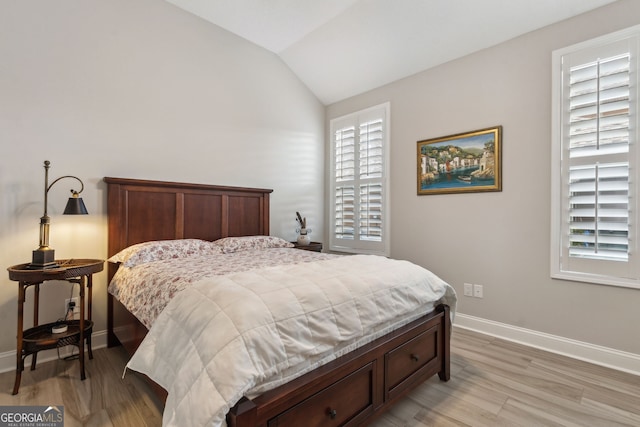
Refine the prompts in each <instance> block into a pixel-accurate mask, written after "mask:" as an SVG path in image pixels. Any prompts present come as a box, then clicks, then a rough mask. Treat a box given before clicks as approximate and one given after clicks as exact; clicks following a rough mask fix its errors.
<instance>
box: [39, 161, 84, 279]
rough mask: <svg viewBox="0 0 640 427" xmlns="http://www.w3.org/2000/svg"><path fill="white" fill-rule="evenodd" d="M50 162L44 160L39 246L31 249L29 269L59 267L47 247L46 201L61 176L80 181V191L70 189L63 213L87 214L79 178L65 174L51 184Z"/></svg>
mask: <svg viewBox="0 0 640 427" xmlns="http://www.w3.org/2000/svg"><path fill="white" fill-rule="evenodd" d="M50 165H51V162H50V161H49V160H45V161H44V214H43V215H42V217H41V218H40V247H39V248H38V249H36V250H34V251H33V257H32V259H31V264H29V265H28V266H27V268H28V269H30V270H44V269H48V268H56V267H59V266H58V264H57V263H56V262H55V252H54V250H53V249H51V248H50V247H49V226H50V224H51V218H49V215H47V201H48V196H47V195H48V194H49V190H50V189H51V187H53V184H55V183H56V182H58V181H60V180H61V179H63V178H73V179H76V180H78V182H79V183H80V186H81V187H80V191H75V190H73V189H72V190H71V197H69V200H68V201H67V206H66V207H65V208H64V212H63V214H64V215H87V214H88V213H89V212H87V208H86V207H85V205H84V202H83V201H82V198H81V197H79V195H80V193H82V190H84V184H83V183H82V181H81V180H80V178H78V177H75V176H72V175H65V176H61V177H60V178H57V179H56V180H55V181H53V182H52V183H51V184H49V167H50Z"/></svg>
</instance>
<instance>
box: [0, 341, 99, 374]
mask: <svg viewBox="0 0 640 427" xmlns="http://www.w3.org/2000/svg"><path fill="white" fill-rule="evenodd" d="M106 346H107V331H99V332H94V333H93V334H91V349H92V350H97V349H99V348H103V347H106ZM72 350H75V351H76V353H77V352H78V350H77V347H74V346H71V345H68V346H66V347H62V348H60V357H65V356H69V355H70V354H71V351H72ZM57 358H58V351H57V350H56V349H52V350H43V351H40V352H38V364H40V363H42V362H47V361H49V360H55V359H57ZM87 360H88V359H86V358H85V363H87V362H86V361H87ZM30 366H31V358H30V357H28V358H27V360H26V362H25V367H24V368H25V369H30ZM85 366H86V365H85ZM36 369H37V366H36ZM15 370H16V351H15V350H13V351H5V352H4V353H0V372H9V371H15Z"/></svg>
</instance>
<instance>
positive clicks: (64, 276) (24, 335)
mask: <svg viewBox="0 0 640 427" xmlns="http://www.w3.org/2000/svg"><path fill="white" fill-rule="evenodd" d="M56 262H57V264H58V265H59V267H57V268H51V269H45V270H29V269H27V266H28V264H19V265H14V266H13V267H9V268H8V269H7V270H8V271H9V279H11V280H14V281H17V282H18V334H17V337H18V339H17V350H16V359H17V360H16V380H15V383H14V385H13V394H18V389H19V388H20V380H21V378H22V371H23V370H24V359H25V358H26V357H27V356H28V355H30V354H31V355H32V356H31V370H32V371H33V370H34V369H35V368H36V359H37V356H38V352H39V351H41V350H47V349H51V348H57V347H64V346H67V345H76V346H78V350H79V354H78V359H79V361H80V379H82V380H84V379H85V378H86V376H85V372H84V343H85V340H86V342H87V352H88V353H89V359H93V352H92V351H91V332H92V328H93V322H92V321H91V303H92V301H91V287H92V285H93V280H92V278H93V274H94V273H98V272H100V271H102V269H103V267H104V261H103V260H99V259H69V260H58V261H56ZM49 280H65V281H67V282H70V283H77V284H78V285H79V286H80V295H79V297H80V320H68V321H64V322H63V323H66V325H67V330H66V331H65V332H61V333H53V332H52V330H51V329H52V328H53V326H54V325H56V324H58V323H60V322H53V323H46V324H43V325H39V324H38V307H39V304H40V301H39V297H40V285H41V284H43V283H45V282H47V281H49ZM29 286H35V288H34V293H33V295H34V301H33V327H31V328H29V329H26V330H24V329H23V328H24V322H23V320H24V319H23V316H24V311H23V310H24V302H25V296H26V290H27V288H28V287H29ZM85 287H86V288H87V302H86V310H85Z"/></svg>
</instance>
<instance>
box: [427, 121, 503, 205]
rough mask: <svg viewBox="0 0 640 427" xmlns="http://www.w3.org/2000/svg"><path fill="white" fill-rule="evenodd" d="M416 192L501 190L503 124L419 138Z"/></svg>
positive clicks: (446, 192) (449, 192)
mask: <svg viewBox="0 0 640 427" xmlns="http://www.w3.org/2000/svg"><path fill="white" fill-rule="evenodd" d="M417 160H418V170H417V176H418V195H419V196H421V195H428V194H451V193H477V192H484V191H502V126H494V127H491V128H486V129H480V130H475V131H473V132H465V133H459V134H455V135H448V136H443V137H440V138H433V139H425V140H423V141H418V150H417Z"/></svg>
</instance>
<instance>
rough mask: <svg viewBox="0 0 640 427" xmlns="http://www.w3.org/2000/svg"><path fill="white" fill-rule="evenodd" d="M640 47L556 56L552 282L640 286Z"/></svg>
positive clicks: (627, 38)
mask: <svg viewBox="0 0 640 427" xmlns="http://www.w3.org/2000/svg"><path fill="white" fill-rule="evenodd" d="M639 42H640V26H636V27H633V28H631V29H628V30H624V31H620V32H617V33H614V34H610V35H608V36H604V37H600V38H598V39H594V40H591V41H588V42H585V43H580V44H578V45H575V46H571V47H568V48H565V49H561V50H558V51H555V52H554V53H553V96H554V100H553V106H552V111H553V117H552V127H553V153H552V160H553V166H552V183H553V184H552V185H553V187H552V203H551V208H552V230H551V231H552V236H551V243H552V248H551V274H552V277H555V278H561V279H568V280H578V281H585V282H592V283H601V284H608V285H617V286H627V287H633V288H640V263H639V260H638V249H640V245H638V237H640V234H639V232H638V227H639V226H640V215H639V214H638V210H639V208H640V202H638V196H639V195H640V194H639V193H638V180H639V179H640V172H639V171H638V169H640V154H639V153H640V150H639V149H638V124H640V121H639V120H638V117H639V115H638V107H639V105H638V87H639V85H638V83H640V79H639V77H638V64H639V62H638V54H639Z"/></svg>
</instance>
